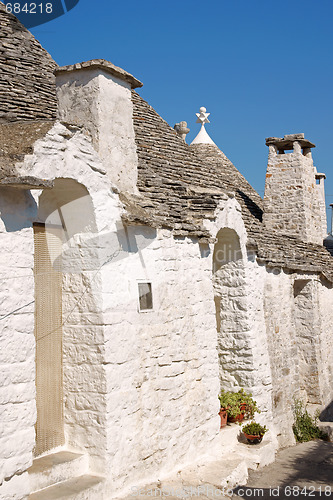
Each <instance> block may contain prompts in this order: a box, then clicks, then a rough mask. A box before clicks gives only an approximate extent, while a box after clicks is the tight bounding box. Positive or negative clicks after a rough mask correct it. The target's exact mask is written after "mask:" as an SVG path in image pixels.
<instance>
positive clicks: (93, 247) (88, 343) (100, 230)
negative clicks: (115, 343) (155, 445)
mask: <svg viewBox="0 0 333 500" xmlns="http://www.w3.org/2000/svg"><path fill="white" fill-rule="evenodd" d="M45 158H48V161H46V160H45ZM26 163H27V166H26V171H27V173H30V174H33V175H37V176H40V177H42V178H46V179H47V178H55V179H56V181H55V189H53V190H52V192H51V191H50V193H45V192H44V193H43V194H42V195H41V196H40V197H38V196H37V197H36V198H38V202H39V205H40V211H39V217H40V219H41V220H45V218H46V220H47V222H48V223H57V220H58V223H59V222H60V219H61V218H60V215H59V213H58V211H57V210H56V207H60V209H61V217H62V218H63V220H64V222H65V226H66V231H65V233H64V234H65V240H67V241H66V245H65V246H64V247H63V248H64V250H63V267H64V269H63V272H64V274H63V363H64V418H65V437H66V445H67V446H69V447H72V448H74V449H75V450H78V451H80V450H81V451H83V452H87V453H88V455H89V458H90V468H91V470H92V471H95V472H98V473H101V474H105V471H106V469H105V467H106V462H105V453H106V392H107V388H106V372H105V365H104V357H105V356H104V344H105V338H104V326H103V325H104V320H103V300H102V291H101V267H102V264H103V260H102V259H103V258H104V254H105V241H104V240H103V234H105V232H106V233H109V232H111V233H112V232H114V231H115V229H116V223H118V222H119V220H120V213H121V205H120V204H119V201H118V197H117V195H115V194H114V193H113V191H112V186H111V184H110V182H109V180H108V179H107V177H106V173H105V170H104V167H103V165H102V163H101V160H100V159H99V157H98V155H97V153H96V151H95V150H94V149H93V148H92V146H91V145H90V143H89V141H88V140H87V139H86V137H85V136H84V134H83V133H82V132H81V131H80V130H79V129H76V128H72V127H71V128H67V127H65V126H64V125H61V124H60V123H57V124H56V125H55V126H54V128H53V129H52V130H51V131H50V132H49V133H48V134H47V136H46V138H45V139H43V140H41V141H38V143H37V144H36V147H35V150H34V155H32V156H31V157H30V158H28V160H27V162H26ZM57 179H59V180H58V181H57ZM57 182H58V187H57ZM59 182H60V184H59ZM66 186H67V187H66ZM66 191H67V194H66ZM47 207H49V210H48V209H47ZM52 210H55V211H54V212H52ZM50 211H51V215H50V214H49V212H50Z"/></svg>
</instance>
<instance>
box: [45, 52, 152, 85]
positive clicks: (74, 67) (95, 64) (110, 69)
mask: <svg viewBox="0 0 333 500" xmlns="http://www.w3.org/2000/svg"><path fill="white" fill-rule="evenodd" d="M91 68H97V69H102V70H103V71H105V72H106V73H110V74H111V75H113V76H115V77H117V78H120V79H121V80H125V81H126V82H128V83H129V84H130V85H131V88H132V89H135V88H137V87H142V85H143V83H142V82H140V80H138V79H137V78H135V77H134V76H133V75H131V74H130V73H128V72H127V71H125V70H124V69H122V68H119V67H118V66H115V65H114V64H112V63H111V62H110V61H106V60H105V59H91V60H90V61H84V62H81V63H77V64H71V65H69V66H61V67H58V68H57V69H56V71H55V74H56V75H57V74H61V73H68V72H71V71H79V70H85V69H91Z"/></svg>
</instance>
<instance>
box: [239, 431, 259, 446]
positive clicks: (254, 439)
mask: <svg viewBox="0 0 333 500" xmlns="http://www.w3.org/2000/svg"><path fill="white" fill-rule="evenodd" d="M243 434H244V436H245V437H246V439H247V441H248V443H250V444H259V443H261V441H262V438H263V436H254V435H253V434H246V433H245V432H243Z"/></svg>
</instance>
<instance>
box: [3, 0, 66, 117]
mask: <svg viewBox="0 0 333 500" xmlns="http://www.w3.org/2000/svg"><path fill="white" fill-rule="evenodd" d="M56 66H57V65H56V63H55V62H54V61H53V59H52V57H51V56H50V55H49V54H48V53H47V52H46V50H44V49H43V48H42V46H41V45H40V44H39V42H38V41H37V40H36V39H35V38H34V37H33V36H32V34H31V33H29V31H28V30H27V29H26V28H25V27H24V26H23V25H22V24H21V23H20V22H19V21H18V19H17V18H16V17H15V16H14V15H13V14H10V13H7V12H6V9H5V6H4V5H3V3H1V2H0V70H1V81H0V123H1V122H8V121H16V120H48V119H54V118H55V117H56V89H55V76H54V74H53V71H54V69H55V68H56Z"/></svg>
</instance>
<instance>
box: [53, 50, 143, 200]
mask: <svg viewBox="0 0 333 500" xmlns="http://www.w3.org/2000/svg"><path fill="white" fill-rule="evenodd" d="M55 74H56V86H57V97H58V118H59V120H61V121H64V122H66V123H70V124H72V125H77V126H80V127H83V128H84V129H85V130H86V131H87V132H88V133H89V135H90V136H91V139H92V143H93V146H94V147H95V149H96V151H97V152H98V154H99V156H100V158H101V160H102V161H103V164H104V167H105V169H106V171H107V174H108V176H109V178H110V179H111V181H112V182H113V184H114V185H115V186H117V187H118V189H119V190H120V191H127V192H131V193H137V187H136V183H137V154H136V145H135V135H134V128H133V106H132V100H131V89H133V88H136V87H142V83H141V82H139V80H137V79H136V78H134V76H132V75H131V74H129V73H127V72H126V71H124V70H123V69H121V68H118V67H117V66H114V65H113V64H112V63H110V62H108V61H104V60H103V59H94V60H91V61H88V62H83V63H79V64H74V65H72V66H63V67H61V68H58V69H57V70H56V72H55Z"/></svg>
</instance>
